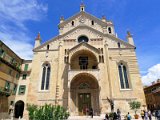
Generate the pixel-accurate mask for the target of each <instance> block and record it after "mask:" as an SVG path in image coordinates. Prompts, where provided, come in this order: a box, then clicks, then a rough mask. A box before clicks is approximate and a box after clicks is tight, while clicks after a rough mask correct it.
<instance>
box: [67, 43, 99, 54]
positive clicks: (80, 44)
mask: <svg viewBox="0 0 160 120" xmlns="http://www.w3.org/2000/svg"><path fill="white" fill-rule="evenodd" d="M80 46H85V47H87V48H91V49H92V50H94V51H95V52H96V53H99V50H98V49H97V48H95V47H93V46H92V45H90V44H88V43H87V42H81V43H79V44H78V45H76V46H74V47H73V48H71V49H70V50H69V52H71V51H73V50H75V49H76V48H78V47H80Z"/></svg>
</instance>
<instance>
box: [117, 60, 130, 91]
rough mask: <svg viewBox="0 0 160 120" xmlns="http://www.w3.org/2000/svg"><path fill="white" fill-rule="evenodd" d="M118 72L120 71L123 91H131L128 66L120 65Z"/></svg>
mask: <svg viewBox="0 0 160 120" xmlns="http://www.w3.org/2000/svg"><path fill="white" fill-rule="evenodd" d="M118 71H119V79H120V85H121V89H130V85H129V80H128V71H127V68H126V66H125V65H124V64H123V63H120V64H119V65H118Z"/></svg>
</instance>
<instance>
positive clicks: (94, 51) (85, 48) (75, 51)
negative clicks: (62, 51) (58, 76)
mask: <svg viewBox="0 0 160 120" xmlns="http://www.w3.org/2000/svg"><path fill="white" fill-rule="evenodd" d="M81 44H83V45H81V46H79V47H77V48H75V49H73V50H71V51H70V52H69V63H71V59H72V58H73V56H74V55H76V54H78V53H79V52H81V51H84V52H85V51H88V52H90V53H91V54H92V55H94V56H95V57H96V59H97V62H98V59H99V51H98V49H93V48H90V47H89V46H87V44H86V43H81Z"/></svg>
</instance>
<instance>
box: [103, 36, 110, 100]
mask: <svg viewBox="0 0 160 120" xmlns="http://www.w3.org/2000/svg"><path fill="white" fill-rule="evenodd" d="M104 48H105V53H106V62H105V63H106V68H107V71H108V72H107V75H108V82H109V90H110V96H109V97H110V98H112V85H111V75H110V74H111V73H110V64H109V52H108V44H107V38H105V44H104Z"/></svg>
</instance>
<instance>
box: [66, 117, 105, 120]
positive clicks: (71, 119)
mask: <svg viewBox="0 0 160 120" xmlns="http://www.w3.org/2000/svg"><path fill="white" fill-rule="evenodd" d="M68 120H104V118H103V117H100V116H94V117H93V118H91V117H90V116H70V117H69V118H68Z"/></svg>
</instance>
